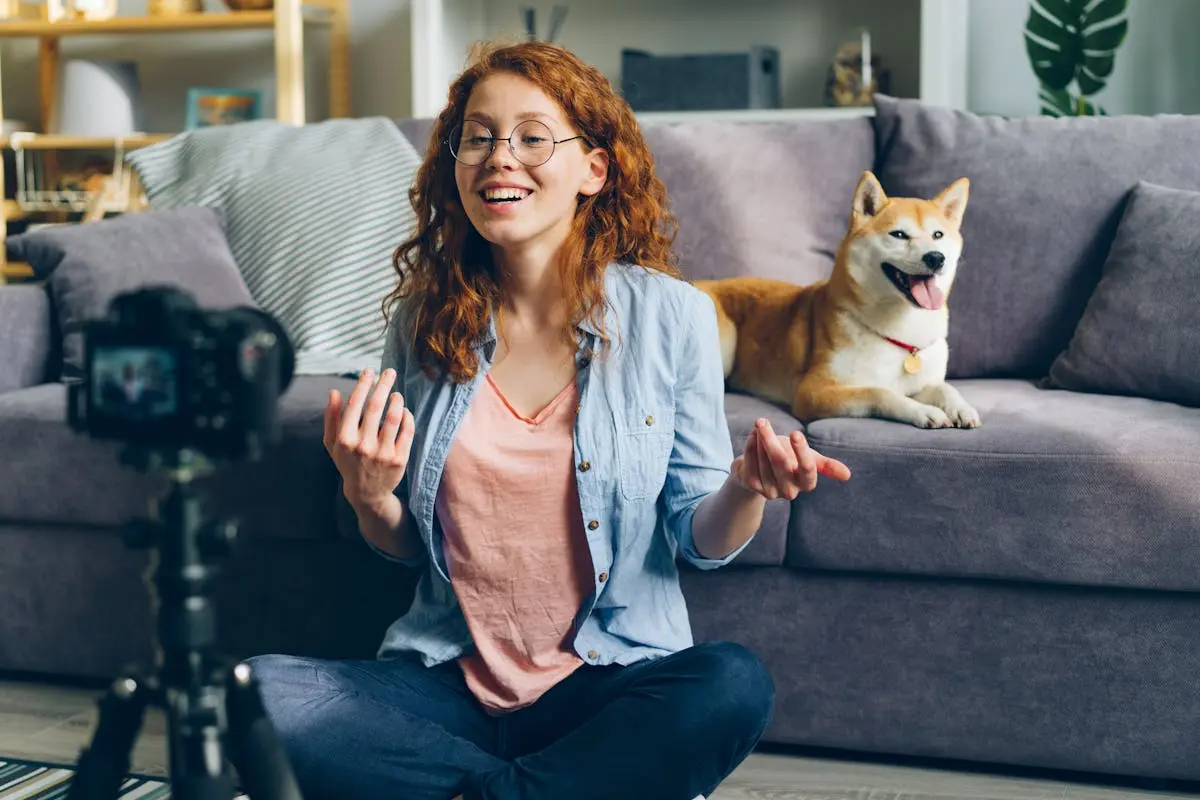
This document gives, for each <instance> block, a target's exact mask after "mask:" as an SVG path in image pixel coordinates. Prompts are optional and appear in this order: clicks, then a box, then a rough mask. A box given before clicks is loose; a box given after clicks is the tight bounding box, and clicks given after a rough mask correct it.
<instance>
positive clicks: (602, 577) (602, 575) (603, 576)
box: [599, 572, 608, 583]
mask: <svg viewBox="0 0 1200 800" xmlns="http://www.w3.org/2000/svg"><path fill="white" fill-rule="evenodd" d="M599 577H600V582H601V583H604V582H605V581H606V580H608V573H607V572H601V573H600V575H599Z"/></svg>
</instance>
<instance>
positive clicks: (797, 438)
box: [791, 431, 817, 477]
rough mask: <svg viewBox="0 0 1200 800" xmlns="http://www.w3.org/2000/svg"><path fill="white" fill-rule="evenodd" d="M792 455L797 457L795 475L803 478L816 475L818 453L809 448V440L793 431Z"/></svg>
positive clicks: (798, 432)
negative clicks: (811, 474)
mask: <svg viewBox="0 0 1200 800" xmlns="http://www.w3.org/2000/svg"><path fill="white" fill-rule="evenodd" d="M791 443H792V453H793V455H795V457H796V467H795V473H796V476H797V477H803V476H804V475H806V474H808V473H810V472H811V473H813V474H815V473H816V470H817V452H816V451H815V450H813V449H812V448H811V447H809V446H808V440H807V439H805V438H804V434H802V433H800V431H793V432H792V436H791Z"/></svg>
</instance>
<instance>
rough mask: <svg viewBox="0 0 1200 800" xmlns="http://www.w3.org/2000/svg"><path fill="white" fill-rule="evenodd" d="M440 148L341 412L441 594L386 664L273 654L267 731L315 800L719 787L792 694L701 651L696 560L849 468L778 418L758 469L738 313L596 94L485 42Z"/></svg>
mask: <svg viewBox="0 0 1200 800" xmlns="http://www.w3.org/2000/svg"><path fill="white" fill-rule="evenodd" d="M433 135H434V141H436V142H437V143H438V146H437V147H432V148H430V150H429V152H428V154H427V155H426V159H425V162H424V164H423V166H422V168H421V170H420V173H419V174H418V176H417V180H416V185H415V186H414V188H413V190H412V201H413V204H414V207H415V208H416V211H417V214H418V221H419V225H418V229H417V232H416V234H415V235H414V237H413V238H412V239H411V240H410V241H408V242H405V243H404V244H402V245H401V246H400V247H399V248H398V250H397V253H396V258H395V264H396V267H397V272H398V273H399V283H398V286H397V289H396V291H395V293H394V294H393V295H392V296H391V297H390V298H388V302H387V303H386V304H385V305H386V306H390V307H391V308H392V310H391V311H386V315H387V317H388V319H389V320H390V328H389V333H388V346H387V348H386V352H385V355H384V359H383V367H384V369H383V371H382V372H381V374H380V376H379V379H378V381H376V379H375V376H374V375H372V374H370V373H368V374H365V375H364V376H363V377H362V378H361V379H360V380H359V381H358V383H357V385H356V386H355V387H354V389H353V390H352V392H351V393H350V395H349V397H348V398H347V400H346V401H345V403H344V407H343V400H342V398H341V396H340V395H339V393H338V392H336V391H333V392H331V393H330V397H329V405H328V408H327V410H326V415H325V445H326V447H327V449H328V450H329V452H330V455H331V457H332V458H333V460H334V462H335V463H336V465H337V468H338V470H339V472H340V474H341V476H342V486H343V493H344V496H345V498H346V500H347V501H348V502H349V504H350V506H351V507H353V509H354V511H355V513H356V515H357V521H358V525H359V528H360V530H361V532H362V535H363V537H364V538H365V539H366V541H367V542H368V543H369V544H370V546H371V547H372V548H374V549H375V550H376V551H377V552H379V553H380V554H382V555H384V556H385V557H388V558H391V559H394V560H397V561H401V562H404V563H409V564H413V565H414V566H415V567H417V568H419V569H421V570H423V572H422V577H421V581H420V584H419V586H418V590H417V594H416V598H415V600H414V603H413V606H412V608H411V609H410V610H409V611H408V613H406V614H405V615H404V616H403V617H402V618H401V619H399V620H397V621H396V622H395V623H394V624H393V625H392V627H391V628H390V629H389V630H388V632H387V635H386V637H385V639H384V642H383V644H382V646H381V648H380V651H379V654H378V655H379V658H378V659H377V660H373V661H331V660H314V659H307V658H294V657H286V656H266V657H260V658H256V659H253V660H252V662H251V663H252V664H253V666H254V668H255V669H256V671H257V673H258V675H259V680H260V683H261V686H262V690H263V694H264V698H265V701H266V704H267V708H268V711H269V713H270V715H271V717H272V719H273V720H274V722H275V725H276V727H277V728H278V729H279V731H280V734H281V736H282V737H283V740H284V742H285V745H286V747H287V749H288V752H289V754H290V756H291V759H292V762H293V765H294V768H295V770H296V772H297V775H298V777H299V779H300V781H301V784H302V787H303V788H304V790H305V793H306V797H307V798H309V800H312V798H314V797H345V798H389V800H415V799H416V798H437V800H447V798H451V797H459V798H465V799H466V800H481V799H483V798H488V799H489V800H491V799H492V798H526V799H530V800H532V799H533V798H553V799H554V800H565V799H566V798H571V800H580V798H593V797H594V798H623V799H627V800H636V799H637V798H650V799H652V800H691V798H693V797H695V796H697V795H701V794H709V793H710V792H711V791H712V790H713V789H714V788H715V787H716V786H717V785H718V784H719V783H720V782H721V780H722V779H723V778H725V776H727V775H728V774H729V773H730V772H731V771H732V770H733V769H734V767H736V766H737V765H738V764H739V763H740V762H741V761H742V759H744V758H745V757H746V755H747V754H748V753H749V752H750V750H751V749H752V748H753V747H754V745H755V743H756V742H757V741H758V739H759V737H760V736H761V735H762V733H763V731H764V730H765V728H766V727H767V724H768V722H769V720H770V715H771V710H772V705H773V700H774V687H773V684H772V681H771V678H770V676H769V674H768V673H767V670H766V669H765V668H764V666H763V665H762V663H761V662H760V661H759V659H758V658H757V657H756V656H755V655H754V654H752V653H750V652H749V651H748V650H746V649H745V648H744V647H742V646H739V645H735V644H731V643H706V644H702V645H694V644H693V642H692V639H691V632H690V629H689V625H688V618H687V611H686V608H685V605H684V599H683V595H682V593H681V591H680V588H679V580H678V573H677V570H676V560H675V559H676V555H677V554H679V555H681V556H682V557H683V558H685V559H686V560H688V561H689V562H691V563H692V564H695V565H696V566H698V567H700V568H705V569H709V568H714V567H719V566H721V565H724V564H726V563H728V562H729V561H730V560H732V558H733V557H734V556H735V555H737V553H739V552H740V551H741V550H742V549H743V548H744V547H745V546H746V544H747V543H748V542H749V541H750V539H751V538H752V537H753V535H754V533H755V531H756V530H757V529H758V527H759V525H760V523H761V521H762V515H763V508H764V504H765V502H766V500H767V499H769V498H777V497H787V498H793V497H795V496H796V495H797V494H798V493H799V492H801V491H809V490H812V489H813V488H814V487H815V485H816V480H817V475H818V473H821V474H825V475H829V476H831V477H833V478H836V479H840V480H845V479H847V478H848V477H849V471H848V470H847V469H846V467H845V465H843V464H841V463H840V462H837V461H833V460H831V459H827V458H825V457H823V456H821V455H819V454H818V453H816V452H814V451H813V450H811V449H809V448H808V446H807V444H806V442H805V440H804V438H803V436H801V434H800V433H799V432H792V433H791V435H790V436H784V435H777V434H776V433H775V432H774V431H772V430H771V428H770V426H769V425H768V424H767V422H766V421H765V420H760V421H759V423H758V427H757V428H756V430H755V432H754V433H752V434H751V436H750V438H749V440H748V441H747V443H746V448H745V451H744V452H743V453H742V454H740V455H738V456H737V458H734V454H733V451H732V449H731V447H730V436H729V430H728V428H727V426H726V421H725V414H724V399H723V398H724V379H723V374H722V368H721V356H720V351H719V346H718V338H717V328H716V317H715V312H714V309H713V307H712V304H711V302H710V301H709V300H708V299H707V297H705V296H704V295H702V294H701V293H700V292H699V291H697V290H696V289H694V288H693V287H692V286H690V285H689V284H688V283H686V282H685V281H683V280H681V279H680V277H679V273H678V271H677V269H676V267H675V266H674V264H673V262H672V254H671V249H670V244H671V238H670V236H671V233H672V222H673V220H672V218H671V216H670V214H669V213H668V211H667V207H666V197H665V191H664V188H663V186H662V184H661V183H660V182H659V180H658V179H657V178H656V177H655V175H654V171H653V166H652V159H651V156H650V153H649V152H648V150H647V147H646V145H645V143H644V142H643V140H642V137H641V135H640V133H639V130H638V126H637V122H636V121H635V118H634V116H633V114H632V112H631V111H630V109H629V107H628V106H627V105H626V104H625V103H624V102H623V101H622V100H621V99H619V98H618V97H617V95H616V94H615V93H614V91H613V90H612V87H611V86H610V84H609V83H608V81H607V80H605V78H604V77H603V76H602V75H601V74H600V73H598V72H597V71H596V70H594V69H592V68H591V67H589V66H587V65H585V64H583V63H582V62H580V61H579V60H578V59H577V58H575V57H574V56H573V55H571V54H570V53H569V52H567V51H565V50H563V49H561V48H558V47H555V46H553V45H549V44H543V43H524V44H518V45H515V46H510V47H494V48H491V49H488V50H486V51H484V52H482V54H480V55H479V56H478V57H477V58H476V59H475V60H474V62H473V63H472V65H471V66H470V67H469V68H468V69H467V70H466V71H465V72H464V73H463V74H462V75H461V76H460V77H459V78H458V79H457V81H456V82H455V83H454V85H453V86H452V87H451V90H450V97H449V102H448V104H447V106H446V108H445V109H444V110H443V111H442V113H441V114H440V115H439V117H438V119H437V120H436V123H435V127H434V134H433ZM397 390H398V391H397Z"/></svg>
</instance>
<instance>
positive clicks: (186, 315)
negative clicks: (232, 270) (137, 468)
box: [67, 286, 295, 460]
mask: <svg viewBox="0 0 1200 800" xmlns="http://www.w3.org/2000/svg"><path fill="white" fill-rule="evenodd" d="M81 331H82V334H83V341H84V345H83V347H84V368H83V376H82V379H81V380H79V381H77V382H73V383H72V384H70V385H69V386H68V404H67V421H68V424H69V425H70V426H71V428H73V429H74V430H77V431H80V432H82V433H86V434H88V435H89V436H92V437H95V438H99V439H118V440H121V441H124V442H126V443H127V444H130V445H134V446H138V447H143V448H146V449H149V450H154V451H163V452H176V451H182V450H194V451H196V452H198V453H200V454H203V455H204V456H205V457H207V458H210V459H213V460H218V459H227V460H235V459H257V458H259V457H261V455H262V451H263V448H264V446H265V445H266V444H267V443H269V442H272V441H274V440H275V439H276V437H277V435H278V427H279V423H278V416H277V414H276V401H277V400H278V398H279V396H280V395H281V394H282V393H283V392H284V391H285V390H286V389H287V388H288V386H289V385H290V384H291V381H292V373H293V371H294V369H295V352H294V350H293V348H292V345H291V343H290V341H289V340H288V337H287V333H286V332H285V331H284V329H283V327H282V326H281V325H280V324H279V323H278V322H277V321H276V320H275V319H274V318H273V317H271V315H269V314H267V313H266V312H264V311H261V310H259V309H256V308H253V307H250V306H236V307H232V308H222V309H202V308H200V307H199V306H198V305H197V303H196V300H195V298H194V297H193V296H192V295H190V294H188V293H187V292H185V291H183V290H181V289H178V288H176V287H173V286H149V287H146V288H142V289H137V290H134V291H131V292H126V293H124V294H120V295H117V296H116V297H114V298H113V300H112V302H111V304H110V305H109V308H108V314H107V316H106V317H104V318H102V319H97V320H89V321H87V322H85V323H83V324H82V326H81Z"/></svg>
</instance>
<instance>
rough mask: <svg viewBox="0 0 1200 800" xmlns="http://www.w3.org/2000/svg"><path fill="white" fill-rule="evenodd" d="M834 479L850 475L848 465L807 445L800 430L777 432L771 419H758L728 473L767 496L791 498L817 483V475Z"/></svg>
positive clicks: (844, 479) (807, 490) (773, 498)
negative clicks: (743, 448)
mask: <svg viewBox="0 0 1200 800" xmlns="http://www.w3.org/2000/svg"><path fill="white" fill-rule="evenodd" d="M818 475H824V476H825V477H827V478H833V479H834V480H839V481H846V480H849V479H850V468H849V467H847V466H846V465H845V464H843V463H842V462H841V461H838V460H837V459H833V458H828V457H827V456H823V455H821V454H820V453H818V452H817V451H816V450H813V449H812V448H811V447H809V446H808V440H807V439H805V438H804V434H802V433H801V432H800V431H792V433H791V436H781V435H777V434H776V433H775V431H774V430H772V428H771V423H770V422H768V421H767V420H765V419H760V420H758V422H757V423H756V424H755V426H754V429H753V430H751V431H750V435H749V436H748V437H747V438H746V447H745V450H744V451H743V452H742V454H741V455H740V456H738V457H737V458H735V459H734V460H733V465H732V467H731V468H730V477H731V478H732V479H733V480H734V481H736V482H737V484H738V485H739V486H741V487H742V488H743V489H746V490H747V491H751V492H755V493H757V494H760V495H762V496H763V497H765V498H767V499H768V500H775V499H777V498H780V497H786V498H787V499H788V500H792V499H794V498H795V497H796V496H797V495H799V494H800V493H801V492H811V491H812V490H813V489H815V488H816V486H817V476H818Z"/></svg>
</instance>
